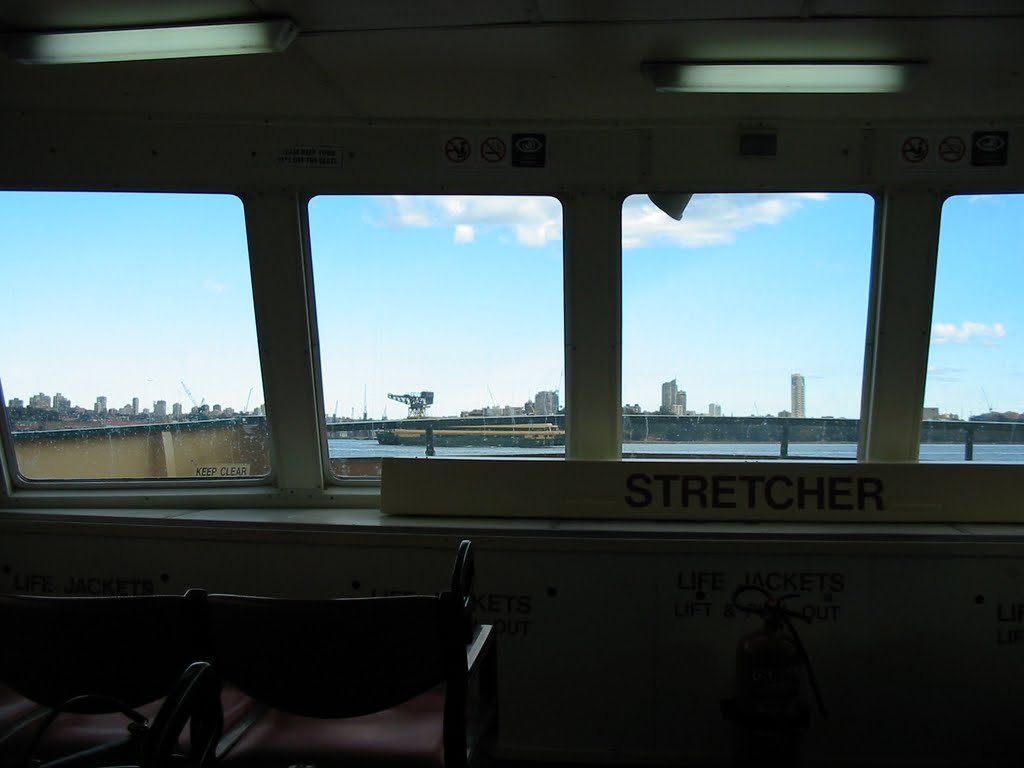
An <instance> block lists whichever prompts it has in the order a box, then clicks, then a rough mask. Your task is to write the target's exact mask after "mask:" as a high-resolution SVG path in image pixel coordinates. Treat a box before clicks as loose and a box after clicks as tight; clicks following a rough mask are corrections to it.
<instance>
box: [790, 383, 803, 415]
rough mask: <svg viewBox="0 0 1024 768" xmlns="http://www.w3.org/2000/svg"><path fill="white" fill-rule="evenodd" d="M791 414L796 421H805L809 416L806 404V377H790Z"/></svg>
mask: <svg viewBox="0 0 1024 768" xmlns="http://www.w3.org/2000/svg"><path fill="white" fill-rule="evenodd" d="M789 394H790V404H791V407H790V409H789V410H790V412H791V413H792V414H793V418H794V419H803V418H805V417H806V416H807V412H806V408H805V403H804V375H803V374H802V373H794V374H793V375H792V376H790V377H789Z"/></svg>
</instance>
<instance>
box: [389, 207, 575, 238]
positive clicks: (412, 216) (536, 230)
mask: <svg viewBox="0 0 1024 768" xmlns="http://www.w3.org/2000/svg"><path fill="white" fill-rule="evenodd" d="M388 204H389V206H390V210H389V212H388V221H389V222H390V223H391V224H392V225H394V226H399V227H451V228H452V229H453V239H454V241H455V242H456V243H470V242H473V241H474V240H475V239H476V236H477V234H479V233H481V232H483V231H485V230H498V231H501V230H510V231H511V232H512V233H513V234H514V236H515V240H516V242H518V243H519V244H520V245H526V246H534V247H539V246H543V245H547V244H548V243H549V242H552V241H555V240H561V238H562V206H561V204H560V203H559V202H558V201H557V200H555V199H554V198H550V197H512V196H505V197H499V196H486V197H485V196H480V197H477V196H461V195H447V196H443V197H433V196H423V197H418V196H417V197H410V196H408V195H394V196H392V197H390V198H388Z"/></svg>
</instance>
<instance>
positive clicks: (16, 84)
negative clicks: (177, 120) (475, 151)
mask: <svg viewBox="0 0 1024 768" xmlns="http://www.w3.org/2000/svg"><path fill="white" fill-rule="evenodd" d="M923 8H926V9H927V13H925V12H923V10H922V9H923ZM261 16H271V17H276V16H287V17H289V18H292V19H293V20H294V21H295V22H296V23H297V24H298V25H299V27H300V30H301V32H300V35H299V38H298V39H297V40H296V42H295V43H293V44H292V46H291V47H290V48H289V49H288V50H287V51H286V52H284V53H282V54H277V55H271V56H249V57H230V58H220V59H196V60H182V61H157V62H140V63H125V64H93V65H79V66H59V67H28V66H24V65H19V64H17V63H15V62H13V61H11V60H9V59H7V58H5V57H2V56H0V95H2V97H3V102H2V103H3V104H4V107H3V108H5V109H19V110H37V109H47V110H51V109H56V110H70V111H75V112H81V111H87V112H137V111H144V112H149V113H165V114H182V113H187V114H193V115H195V114H209V115H223V116H236V117H244V118H247V119H251V118H253V117H264V118H266V117H275V118H291V119H317V120H320V119H326V120H337V119H345V118H366V119H370V118H373V119H389V118H418V119H538V118H544V119H559V120H599V121H607V120H622V121H661V120H679V119H701V118H705V117H707V118H718V117H722V116H741V117H742V116H753V117H772V116H774V115H782V114H785V115H789V116H795V117H802V116H803V117H808V118H816V119H821V118H835V119H849V118H851V117H854V118H855V117H858V116H863V115H871V116H875V117H879V118H884V117H891V118H900V117H915V118H919V117H928V116H931V115H936V116H938V115H944V116H956V114H957V113H962V114H964V115H977V114H989V115H992V116H993V117H1000V118H1012V117H1019V116H1021V115H1024V78H1022V75H1024V54H1022V52H1021V49H1022V48H1024V46H1022V45H1021V44H1020V41H1021V40H1024V2H1021V0H946V1H943V0H933V1H932V2H927V3H925V2H920V0H874V1H872V0H732V2H729V1H727V0H719V1H718V2H704V1H700V2H698V1H696V0H689V1H687V0H676V1H674V2H673V1H670V0H639V1H638V0H633V2H623V1H622V0H488V1H487V2H480V0H461V1H459V2H432V1H430V0H90V2H88V3H86V2H82V1H81V0H17V1H14V0H7V1H6V2H4V3H2V4H0V30H3V31H6V32H8V33H12V32H24V31H30V30H44V29H78V28H104V27H116V26H131V25H143V24H154V23H185V22H189V21H208V20H217V19H237V18H255V17H261ZM0 49H2V42H0ZM676 58H744V59H757V58H816V59H823V58H831V59H858V58H900V59H923V60H926V61H927V62H928V63H929V64H928V68H927V71H926V73H925V76H924V77H923V78H922V80H921V82H920V83H919V84H918V87H917V88H916V90H915V91H914V92H912V93H910V94H905V95H898V96H894V95H880V96H832V97H807V96H799V95H789V96H780V95H759V96H736V95H687V96H682V95H664V94H655V93H654V92H653V89H652V88H651V87H650V84H649V83H648V82H647V81H646V80H645V79H644V76H643V74H642V71H641V64H642V63H643V62H644V61H652V60H664V59H676Z"/></svg>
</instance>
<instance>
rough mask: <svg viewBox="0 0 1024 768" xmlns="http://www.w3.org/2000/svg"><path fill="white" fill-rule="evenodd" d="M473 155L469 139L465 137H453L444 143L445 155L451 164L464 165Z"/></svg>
mask: <svg viewBox="0 0 1024 768" xmlns="http://www.w3.org/2000/svg"><path fill="white" fill-rule="evenodd" d="M472 153H473V149H472V146H471V145H470V143H469V139H467V138H465V137H464V136H452V137H451V138H449V139H448V140H447V141H445V143H444V155H445V157H447V158H448V160H449V161H450V162H453V163H464V162H466V161H467V160H468V159H469V156H470V155H471V154H472Z"/></svg>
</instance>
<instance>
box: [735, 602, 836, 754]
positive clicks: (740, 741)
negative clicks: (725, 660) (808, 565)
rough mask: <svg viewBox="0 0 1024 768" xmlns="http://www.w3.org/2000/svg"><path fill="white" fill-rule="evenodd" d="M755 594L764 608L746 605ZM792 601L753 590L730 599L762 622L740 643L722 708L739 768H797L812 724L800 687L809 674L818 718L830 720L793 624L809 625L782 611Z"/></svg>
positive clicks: (798, 615)
mask: <svg viewBox="0 0 1024 768" xmlns="http://www.w3.org/2000/svg"><path fill="white" fill-rule="evenodd" d="M751 593H757V594H759V595H761V596H762V597H764V598H765V599H764V602H763V603H748V602H744V600H743V597H744V596H748V595H749V594H751ZM792 597H797V595H795V594H794V595H783V596H782V597H774V596H773V595H772V594H771V593H769V592H768V591H767V590H765V589H762V588H761V587H758V586H754V585H744V586H740V587H738V588H737V589H736V591H735V592H733V595H732V605H733V607H734V608H735V609H736V610H738V611H742V612H744V613H746V614H748V615H749V614H754V615H757V616H760V617H761V618H762V619H764V624H763V626H761V627H760V628H759V629H757V630H755V631H753V632H750V633H749V634H746V635H743V636H742V637H741V638H740V639H739V642H738V643H737V645H736V682H735V691H734V696H733V698H731V699H725V700H724V701H723V702H722V713H723V715H724V716H725V718H726V719H728V720H732V721H733V722H734V723H735V727H736V730H735V751H734V764H735V765H736V766H753V765H757V766H765V765H771V766H797V765H799V761H800V736H801V734H802V732H803V731H804V730H806V728H807V726H808V725H809V724H810V710H809V708H808V706H807V702H806V701H805V700H804V697H803V695H802V693H801V684H800V679H801V677H802V676H803V672H804V671H805V670H806V672H807V678H808V682H809V683H810V686H811V690H812V691H813V693H814V697H815V700H816V702H817V706H818V712H819V713H820V714H821V716H822V717H825V716H826V711H825V705H824V702H823V700H822V697H821V691H820V690H819V688H818V682H817V679H816V678H815V675H814V668H813V667H812V666H811V660H810V658H809V657H808V655H807V650H806V648H804V644H803V643H802V642H801V641H800V636H799V635H798V634H797V632H796V629H795V627H794V626H793V622H792V619H802V620H803V621H810V619H808V618H807V617H805V616H804V615H803V614H801V613H799V612H797V611H793V610H790V609H788V608H786V607H785V606H784V605H783V603H784V602H785V601H786V600H788V599H790V598H792Z"/></svg>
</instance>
